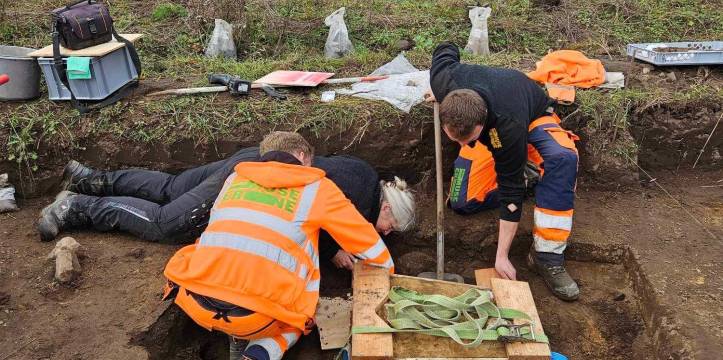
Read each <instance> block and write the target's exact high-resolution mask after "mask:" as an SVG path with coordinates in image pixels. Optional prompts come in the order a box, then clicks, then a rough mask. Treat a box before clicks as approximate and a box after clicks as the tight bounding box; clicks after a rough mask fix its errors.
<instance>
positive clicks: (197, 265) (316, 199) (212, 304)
mask: <svg viewBox="0 0 723 360" xmlns="http://www.w3.org/2000/svg"><path fill="white" fill-rule="evenodd" d="M312 156H313V150H312V148H311V146H310V145H309V144H308V143H307V142H306V140H304V138H303V137H301V135H299V134H296V133H288V132H274V133H271V134H270V135H268V136H267V137H266V138H264V140H263V141H262V143H261V161H260V162H246V163H240V164H238V165H236V167H235V171H234V172H233V173H232V174H231V175H230V176H229V177H228V178H227V179H226V182H225V184H224V186H223V189H222V190H221V192H220V194H219V195H218V198H217V199H216V202H215V203H214V206H213V209H212V210H211V218H210V221H209V224H208V227H207V228H206V230H205V231H204V232H203V233H202V234H201V237H200V238H199V239H198V240H197V242H196V244H194V245H189V246H186V247H184V248H182V249H181V250H179V251H178V252H177V253H176V254H175V255H174V256H173V257H172V258H171V259H170V260H169V262H168V264H167V265H166V269H165V271H164V275H165V276H166V277H167V278H168V281H169V283H168V285H167V288H166V295H165V297H166V298H170V297H174V296H175V302H176V304H178V306H180V307H181V309H183V311H185V312H186V313H187V314H188V315H189V316H190V317H191V318H192V319H193V320H194V321H195V322H196V323H198V324H199V325H200V326H202V327H204V328H206V329H208V330H218V331H222V332H224V333H226V334H228V335H230V336H231V337H232V341H231V350H232V351H231V355H232V359H234V358H235V359H253V360H267V359H281V357H282V356H283V354H284V352H285V351H286V350H287V349H288V348H289V347H291V346H293V345H294V343H296V341H297V340H298V339H299V337H300V336H301V334H302V333H308V331H309V330H310V327H311V325H312V324H313V318H314V314H315V311H316V304H317V301H318V298H319V282H320V272H319V256H318V252H319V249H318V244H317V242H318V235H319V231H320V230H321V229H324V230H326V231H327V232H329V234H330V235H331V236H333V237H334V239H335V240H336V241H337V242H338V243H339V245H340V246H341V247H342V248H343V249H344V250H346V251H349V252H350V253H352V254H353V255H354V256H356V257H358V258H360V259H362V260H363V261H365V262H367V263H369V264H371V265H377V266H381V267H385V268H389V269H390V272H393V269H394V263H393V262H392V258H391V255H390V253H389V251H388V250H387V247H386V246H385V245H384V242H382V240H381V238H380V237H379V234H378V233H377V232H376V231H375V230H374V226H373V225H371V224H370V223H369V222H367V221H366V220H365V219H364V217H362V215H360V214H359V212H358V211H357V210H356V209H355V208H354V206H353V205H352V204H351V202H350V201H349V200H348V199H347V198H346V197H345V196H344V194H343V193H342V192H341V190H339V188H338V187H337V186H336V185H335V184H334V183H333V182H331V181H330V180H329V179H327V178H326V177H325V174H324V171H322V170H319V169H316V168H312V167H310V165H311V161H312ZM236 339H246V340H249V343H248V346H247V347H246V348H245V349H243V350H241V349H238V344H239V342H237V341H236Z"/></svg>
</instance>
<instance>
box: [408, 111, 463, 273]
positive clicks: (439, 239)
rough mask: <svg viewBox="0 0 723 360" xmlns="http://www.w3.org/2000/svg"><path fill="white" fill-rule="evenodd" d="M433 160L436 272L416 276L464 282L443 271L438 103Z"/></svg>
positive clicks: (441, 184)
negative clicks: (435, 179) (435, 196)
mask: <svg viewBox="0 0 723 360" xmlns="http://www.w3.org/2000/svg"><path fill="white" fill-rule="evenodd" d="M434 160H435V170H436V175H437V272H436V273H434V272H423V273H421V274H419V275H417V276H418V277H422V278H427V279H435V278H436V279H438V280H445V281H454V282H458V283H462V284H464V278H463V277H462V276H460V275H459V274H450V273H445V272H444V199H443V196H444V190H443V187H444V185H443V182H442V126H441V124H440V121H439V103H438V102H435V103H434Z"/></svg>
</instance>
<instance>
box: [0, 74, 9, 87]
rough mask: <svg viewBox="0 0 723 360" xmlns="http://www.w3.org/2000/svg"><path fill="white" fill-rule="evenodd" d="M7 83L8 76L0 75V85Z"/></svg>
mask: <svg viewBox="0 0 723 360" xmlns="http://www.w3.org/2000/svg"><path fill="white" fill-rule="evenodd" d="M9 81H10V76H8V74H2V75H0V85H3V84H6V83H8V82H9Z"/></svg>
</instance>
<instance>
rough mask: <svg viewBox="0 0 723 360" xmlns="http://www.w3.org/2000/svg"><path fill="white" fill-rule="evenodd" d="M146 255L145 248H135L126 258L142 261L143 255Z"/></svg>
mask: <svg viewBox="0 0 723 360" xmlns="http://www.w3.org/2000/svg"><path fill="white" fill-rule="evenodd" d="M145 254H146V251H145V250H144V249H143V248H134V249H133V250H131V251H129V252H128V253H127V254H126V256H129V257H133V258H136V259H140V258H142V257H143V255H145Z"/></svg>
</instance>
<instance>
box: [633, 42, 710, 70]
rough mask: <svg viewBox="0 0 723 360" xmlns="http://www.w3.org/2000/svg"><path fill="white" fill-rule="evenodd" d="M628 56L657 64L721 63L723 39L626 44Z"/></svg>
mask: <svg viewBox="0 0 723 360" xmlns="http://www.w3.org/2000/svg"><path fill="white" fill-rule="evenodd" d="M627 53H628V56H632V57H634V58H636V59H638V60H642V61H645V62H649V63H651V64H654V65H658V66H670V65H717V64H723V41H688V42H670V43H642V44H628V48H627Z"/></svg>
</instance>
